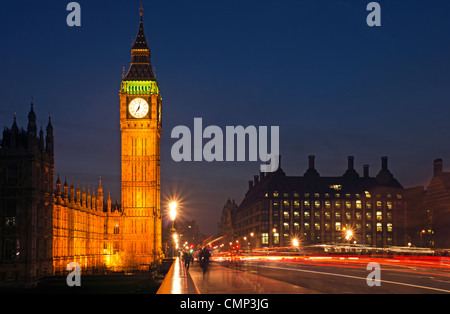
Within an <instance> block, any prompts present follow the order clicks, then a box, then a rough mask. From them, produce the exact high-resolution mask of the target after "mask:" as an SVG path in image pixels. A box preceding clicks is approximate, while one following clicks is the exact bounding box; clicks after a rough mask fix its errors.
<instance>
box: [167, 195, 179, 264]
mask: <svg viewBox="0 0 450 314" xmlns="http://www.w3.org/2000/svg"><path fill="white" fill-rule="evenodd" d="M177 206H178V204H177V202H172V203H170V204H169V216H170V220H172V228H170V232H171V233H172V238H173V245H172V257H174V256H175V241H177V237H178V236H177V234H176V233H175V218H176V216H177Z"/></svg>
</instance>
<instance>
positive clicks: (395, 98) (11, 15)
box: [0, 0, 450, 234]
mask: <svg viewBox="0 0 450 314" xmlns="http://www.w3.org/2000/svg"><path fill="white" fill-rule="evenodd" d="M69 2H70V1H61V0H59V1H56V0H55V1H31V0H25V1H3V2H2V4H1V9H0V29H1V37H2V45H1V46H0V57H1V58H0V59H1V65H2V67H1V70H2V75H0V124H1V125H2V126H3V125H7V126H10V125H11V124H12V121H13V116H14V112H17V120H18V123H19V126H24V127H25V126H26V116H27V113H28V111H29V108H30V106H29V105H30V102H31V97H34V103H35V111H36V113H37V115H38V121H39V123H40V124H41V125H43V126H44V127H45V125H46V123H47V120H48V112H50V113H51V117H52V121H53V125H54V127H55V144H56V151H55V154H56V173H59V174H60V175H61V177H62V178H64V177H67V179H68V181H69V182H70V181H71V180H72V178H73V180H74V183H75V184H76V183H79V184H80V185H83V184H84V185H86V186H87V185H90V186H91V187H92V186H97V182H98V178H99V177H100V176H101V177H102V179H103V187H104V189H105V190H106V191H108V190H110V191H111V194H112V197H113V199H117V200H119V201H120V130H119V97H118V91H119V87H120V81H121V77H122V68H123V67H126V69H128V66H129V62H130V48H131V38H132V37H133V36H135V35H136V33H137V29H138V22H139V14H138V8H139V5H140V2H139V1H125V0H123V1H99V0H98V1H92V0H90V1H78V2H79V3H80V5H81V14H82V15H81V27H79V28H76V27H74V28H71V27H68V26H67V25H66V17H67V14H68V13H69V12H67V11H66V5H67V4H68V3H69ZM369 2H370V1H368V0H356V1H355V0H321V1H317V0H309V1H301V0H297V1H294V0H283V1H265V0H258V1H256V0H226V1H225V0H214V1H213V0H191V1H185V0H183V1H181V0H180V1H179V0H176V1H175V0H174V1H172V0H165V1H162V0H154V1H144V8H145V11H144V29H145V33H146V36H147V40H148V41H149V42H150V48H151V51H152V64H153V66H155V67H156V74H157V77H158V79H159V81H160V87H161V91H162V95H163V139H162V143H161V144H162V163H161V170H162V181H161V182H162V198H163V202H162V205H163V210H164V208H165V207H166V203H165V200H166V199H167V198H168V197H170V196H171V195H173V194H174V193H178V194H179V195H180V197H182V198H183V208H182V209H183V216H184V217H185V218H187V219H195V220H197V222H198V223H199V225H200V229H201V230H202V231H203V232H205V233H207V234H210V233H213V232H215V231H216V224H217V222H218V220H219V217H220V213H221V209H222V207H223V205H224V203H225V202H226V200H227V198H228V197H230V198H232V199H233V198H234V199H236V201H237V202H238V203H239V202H240V201H241V200H242V198H243V196H244V193H245V192H246V189H247V181H248V180H250V179H252V178H253V175H254V174H257V173H258V171H259V165H260V162H253V163H250V162H244V163H242V162H241V163H239V162H227V163H217V162H215V163H206V162H201V163H194V162H191V163H188V162H181V163H175V162H174V161H172V159H171V156H170V149H171V146H172V144H173V143H174V142H175V140H174V139H171V138H170V133H171V131H172V129H173V128H174V127H175V126H177V125H187V126H189V127H191V126H192V124H193V119H194V117H202V118H203V123H204V125H205V126H206V125H218V126H220V127H223V128H225V126H226V125H233V126H236V125H244V126H247V125H255V126H259V125H266V126H271V125H279V126H280V141H281V146H280V150H281V155H282V168H283V170H284V171H285V172H286V173H287V174H288V175H302V174H303V173H304V172H305V170H306V167H307V156H308V155H310V154H314V155H316V167H317V169H318V171H319V173H320V174H321V175H325V176H331V175H341V174H342V173H344V171H345V169H346V165H347V156H349V155H354V156H355V166H356V168H357V170H359V172H360V173H361V172H362V165H363V164H370V167H371V168H370V172H371V175H375V174H376V173H377V172H378V170H379V169H380V163H381V162H380V158H381V156H389V168H390V170H391V171H392V172H393V174H394V176H395V177H396V178H397V179H398V180H399V181H400V182H401V183H402V184H403V185H404V186H405V187H409V186H415V185H420V184H426V183H427V182H428V181H429V180H430V178H431V175H432V161H433V160H434V159H435V158H438V157H440V158H443V159H444V168H447V169H448V168H449V167H446V165H447V161H449V160H450V143H449V142H450V140H449V138H450V123H449V120H450V88H449V87H450V74H449V73H450V39H449V38H450V18H449V12H450V3H449V1H447V0H433V1H417V0H411V1H407V2H405V1H393V0H391V1H379V3H380V4H381V7H382V26H381V27H379V28H370V27H368V26H367V24H366V22H365V21H366V16H367V14H368V12H367V11H366V5H367V3H369Z"/></svg>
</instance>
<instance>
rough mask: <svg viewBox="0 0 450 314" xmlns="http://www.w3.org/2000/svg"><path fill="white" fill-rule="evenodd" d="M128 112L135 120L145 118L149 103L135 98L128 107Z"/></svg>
mask: <svg viewBox="0 0 450 314" xmlns="http://www.w3.org/2000/svg"><path fill="white" fill-rule="evenodd" d="M128 111H130V114H131V115H132V116H133V117H135V118H138V119H139V118H143V117H145V116H146V115H147V113H148V103H147V102H146V101H145V100H144V99H142V98H135V99H133V100H132V101H131V102H130V104H129V105H128Z"/></svg>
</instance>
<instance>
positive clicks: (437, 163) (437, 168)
mask: <svg viewBox="0 0 450 314" xmlns="http://www.w3.org/2000/svg"><path fill="white" fill-rule="evenodd" d="M441 174H442V159H441V158H438V159H435V160H434V176H438V175H441Z"/></svg>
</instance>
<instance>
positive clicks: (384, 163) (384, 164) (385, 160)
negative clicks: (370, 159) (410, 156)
mask: <svg viewBox="0 0 450 314" xmlns="http://www.w3.org/2000/svg"><path fill="white" fill-rule="evenodd" d="M381 170H388V158H387V157H386V156H383V157H381Z"/></svg>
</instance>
